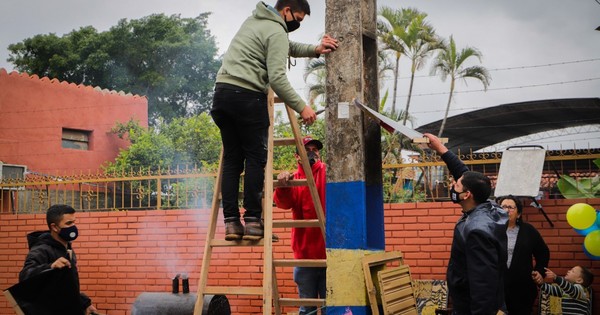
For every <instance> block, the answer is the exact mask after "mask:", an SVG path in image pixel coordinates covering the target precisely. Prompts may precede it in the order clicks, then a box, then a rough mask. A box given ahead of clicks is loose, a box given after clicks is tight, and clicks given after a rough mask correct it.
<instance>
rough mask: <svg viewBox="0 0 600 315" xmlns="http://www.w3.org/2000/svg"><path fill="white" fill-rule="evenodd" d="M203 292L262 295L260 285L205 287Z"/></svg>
mask: <svg viewBox="0 0 600 315" xmlns="http://www.w3.org/2000/svg"><path fill="white" fill-rule="evenodd" d="M204 294H214V295H225V294H235V295H263V288H262V287H212V286H211V287H206V288H204Z"/></svg>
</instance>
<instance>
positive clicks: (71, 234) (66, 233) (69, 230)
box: [58, 225, 79, 242]
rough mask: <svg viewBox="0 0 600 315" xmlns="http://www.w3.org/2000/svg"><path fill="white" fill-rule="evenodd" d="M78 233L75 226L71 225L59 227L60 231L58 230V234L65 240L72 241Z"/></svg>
mask: <svg viewBox="0 0 600 315" xmlns="http://www.w3.org/2000/svg"><path fill="white" fill-rule="evenodd" d="M78 235H79V231H77V226H75V225H71V226H69V227H66V228H61V229H60V232H58V236H60V238H62V239H63V240H65V241H67V242H71V241H74V240H75V239H76V238H77V236H78Z"/></svg>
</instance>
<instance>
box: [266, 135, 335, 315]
mask: <svg viewBox="0 0 600 315" xmlns="http://www.w3.org/2000/svg"><path fill="white" fill-rule="evenodd" d="M302 142H303V144H304V148H305V149H306V152H307V156H308V160H309V163H310V166H311V169H312V175H313V178H314V181H315V186H316V188H317V191H318V192H319V199H320V202H321V206H322V207H323V210H325V185H326V173H325V172H326V170H325V163H323V162H321V156H320V153H319V152H320V150H321V149H323V144H322V143H321V141H319V140H316V139H313V138H312V137H310V136H306V137H304V138H303V139H302ZM295 157H296V160H297V161H298V170H297V171H296V172H294V173H293V174H290V173H289V172H286V171H283V172H281V173H279V175H277V180H278V181H279V183H280V184H281V185H282V186H281V187H278V188H277V189H275V195H274V196H273V200H274V201H275V205H276V206H277V207H278V208H280V209H290V208H291V209H292V216H293V219H294V220H307V219H317V218H318V217H317V212H316V210H315V205H314V203H313V198H312V196H311V194H310V191H309V187H307V186H296V187H289V186H288V182H289V181H290V180H291V179H305V178H306V174H305V173H304V169H303V167H302V164H301V159H300V156H299V155H298V152H296V155H295ZM292 250H293V251H294V258H295V259H326V258H327V256H326V253H325V240H324V239H323V233H322V231H321V229H320V228H319V227H294V228H292ZM326 270H327V268H326V267H300V266H297V267H295V268H294V282H296V285H297V286H298V295H299V296H300V298H321V299H324V298H325V293H326V290H327V288H326V285H325V281H326V278H327V277H326V274H325V272H326ZM306 314H316V307H314V306H300V310H299V315H306ZM322 314H325V311H324V310H322Z"/></svg>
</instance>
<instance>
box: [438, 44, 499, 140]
mask: <svg viewBox="0 0 600 315" xmlns="http://www.w3.org/2000/svg"><path fill="white" fill-rule="evenodd" d="M470 57H477V59H479V62H481V57H482V55H481V53H480V52H479V50H477V49H476V48H473V47H465V48H463V49H462V50H461V51H460V53H457V52H456V43H455V42H454V38H452V36H450V44H449V45H447V46H446V47H444V48H443V49H442V50H441V51H440V53H439V54H438V55H437V59H436V61H435V64H434V65H433V67H432V69H431V73H432V74H433V75H436V74H437V73H439V74H440V77H441V79H442V81H446V78H447V77H448V76H450V94H449V95H448V104H447V105H446V113H445V114H444V120H442V125H441V126H440V131H439V132H438V137H441V136H442V133H443V132H444V127H445V126H446V119H448V112H449V111H450V104H451V102H452V95H453V94H454V87H455V84H456V80H457V79H463V80H465V82H466V79H467V78H475V79H477V80H479V81H481V83H482V84H483V88H484V90H487V87H488V86H489V82H490V80H491V76H490V74H489V72H488V70H487V69H486V68H484V67H482V66H471V67H465V61H466V60H467V59H469V58H470Z"/></svg>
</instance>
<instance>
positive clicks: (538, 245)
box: [504, 222, 550, 315]
mask: <svg viewBox="0 0 600 315" xmlns="http://www.w3.org/2000/svg"><path fill="white" fill-rule="evenodd" d="M518 225H519V234H517V241H516V243H515V248H514V251H513V256H512V260H511V263H510V267H508V269H507V271H506V278H505V280H504V292H505V294H506V306H507V307H508V311H509V314H515V315H518V314H531V308H532V306H533V302H534V301H535V298H536V296H537V292H538V291H537V285H536V284H535V282H533V279H532V278H531V272H532V271H533V270H536V271H538V272H539V273H540V274H542V276H545V275H546V271H545V270H544V268H545V267H548V261H549V260H550V250H548V246H547V245H546V243H545V242H544V239H543V238H542V236H541V235H540V233H539V232H538V231H537V230H536V229H535V228H534V227H533V226H532V225H531V224H529V223H527V222H521V223H518ZM532 257H534V258H535V267H533V266H532V264H531V259H532Z"/></svg>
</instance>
